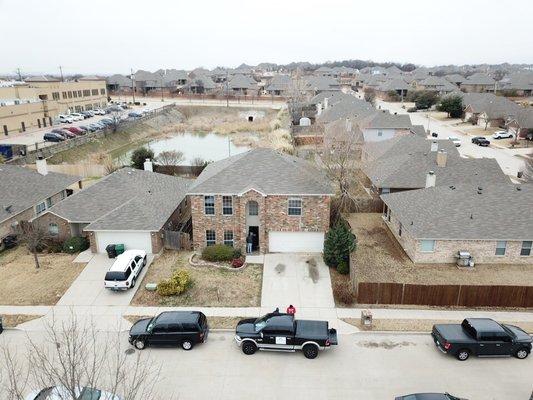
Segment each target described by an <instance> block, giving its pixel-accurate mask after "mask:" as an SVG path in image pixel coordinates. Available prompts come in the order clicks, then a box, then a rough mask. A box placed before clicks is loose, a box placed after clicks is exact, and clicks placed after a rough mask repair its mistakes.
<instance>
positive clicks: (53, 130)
mask: <svg viewBox="0 0 533 400" xmlns="http://www.w3.org/2000/svg"><path fill="white" fill-rule="evenodd" d="M63 130H65V128H54V129H52V132H53V133H62V132H63Z"/></svg>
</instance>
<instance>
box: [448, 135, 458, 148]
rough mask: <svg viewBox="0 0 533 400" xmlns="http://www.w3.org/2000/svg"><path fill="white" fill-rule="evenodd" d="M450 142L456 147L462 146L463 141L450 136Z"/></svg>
mask: <svg viewBox="0 0 533 400" xmlns="http://www.w3.org/2000/svg"><path fill="white" fill-rule="evenodd" d="M448 140H451V141H452V142H453V144H454V145H455V147H460V146H461V140H460V139H459V138H458V137H457V136H448Z"/></svg>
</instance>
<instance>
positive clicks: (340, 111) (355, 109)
mask: <svg viewBox="0 0 533 400" xmlns="http://www.w3.org/2000/svg"><path fill="white" fill-rule="evenodd" d="M376 111H377V110H376V109H375V108H374V107H372V104H370V103H368V102H366V101H364V100H360V99H358V98H356V97H354V96H351V98H342V99H341V100H340V101H337V102H334V104H333V105H330V104H329V98H326V99H325V100H324V110H323V111H321V112H320V113H319V115H317V117H316V121H317V122H319V123H322V124H327V123H330V122H333V121H336V120H338V119H346V118H351V119H353V120H355V119H357V118H363V117H367V116H370V115H373V114H374V113H376Z"/></svg>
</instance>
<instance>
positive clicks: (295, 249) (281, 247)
mask: <svg viewBox="0 0 533 400" xmlns="http://www.w3.org/2000/svg"><path fill="white" fill-rule="evenodd" d="M268 250H269V251H270V252H272V253H304V252H305V253H320V252H322V251H323V250H324V232H269V233H268Z"/></svg>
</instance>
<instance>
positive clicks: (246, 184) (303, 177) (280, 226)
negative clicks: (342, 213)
mask: <svg viewBox="0 0 533 400" xmlns="http://www.w3.org/2000/svg"><path fill="white" fill-rule="evenodd" d="M188 195H189V198H190V203H191V210H192V225H193V244H194V248H195V250H201V249H202V248H204V247H206V246H211V245H214V244H226V245H230V246H233V247H235V248H238V249H242V250H244V249H245V244H246V237H247V235H248V234H249V233H250V232H252V233H253V235H254V243H253V248H254V251H259V252H261V253H266V252H320V251H322V250H323V246H324V235H325V233H326V231H327V230H328V229H329V213H330V198H331V196H333V188H332V186H331V183H330V182H329V181H328V179H327V178H326V177H325V175H324V174H323V172H322V171H320V170H318V169H316V168H315V167H314V166H312V165H311V164H309V163H308V162H307V161H304V160H302V159H300V158H297V157H293V156H289V155H286V154H281V153H278V152H276V151H274V150H270V149H254V150H250V151H248V152H245V153H241V154H238V155H235V156H232V157H229V158H227V159H224V160H221V161H217V162H215V163H212V164H209V165H208V166H207V167H206V168H205V169H204V171H203V172H202V173H201V174H200V176H199V177H198V178H197V179H196V181H195V182H194V184H193V186H192V187H191V188H190V189H189V193H188Z"/></svg>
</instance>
